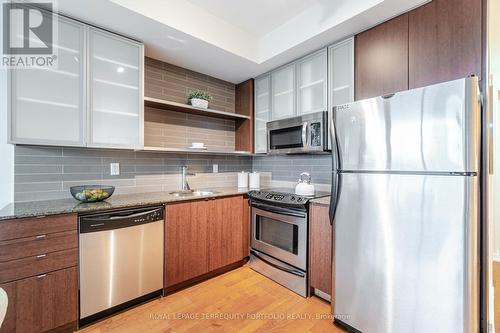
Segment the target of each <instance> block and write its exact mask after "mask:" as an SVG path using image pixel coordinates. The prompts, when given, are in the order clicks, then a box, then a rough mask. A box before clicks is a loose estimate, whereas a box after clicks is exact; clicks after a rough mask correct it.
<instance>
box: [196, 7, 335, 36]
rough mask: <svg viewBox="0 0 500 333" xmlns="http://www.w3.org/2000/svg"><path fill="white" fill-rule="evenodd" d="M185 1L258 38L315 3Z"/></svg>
mask: <svg viewBox="0 0 500 333" xmlns="http://www.w3.org/2000/svg"><path fill="white" fill-rule="evenodd" d="M187 1H189V2H190V3H192V4H193V5H196V6H198V7H201V8H203V9H204V10H206V11H207V12H208V13H210V14H212V15H215V16H218V17H220V18H221V19H223V20H225V21H226V22H228V23H230V24H232V25H234V26H236V27H239V28H240V29H242V30H245V31H247V32H249V33H251V34H254V35H258V36H263V35H265V34H267V33H269V32H271V31H272V30H274V29H275V28H277V27H279V26H280V25H282V24H284V23H286V22H287V21H288V20H290V19H291V18H293V17H294V16H296V15H297V14H299V13H300V12H301V11H303V10H305V9H307V8H308V7H309V6H311V5H312V4H314V2H315V0H251V1H248V0H208V1H207V0H187ZM331 1H334V0H331Z"/></svg>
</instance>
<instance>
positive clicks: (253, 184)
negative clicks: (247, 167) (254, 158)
mask: <svg viewBox="0 0 500 333" xmlns="http://www.w3.org/2000/svg"><path fill="white" fill-rule="evenodd" d="M248 176H249V180H248V182H249V187H250V188H251V189H259V188H260V173H258V172H255V171H254V172H252V173H250V174H249V175H248Z"/></svg>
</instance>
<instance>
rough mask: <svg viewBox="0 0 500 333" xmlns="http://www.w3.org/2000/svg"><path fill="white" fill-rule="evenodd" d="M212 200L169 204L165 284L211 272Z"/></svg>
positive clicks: (167, 285)
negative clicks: (210, 232) (209, 228)
mask: <svg viewBox="0 0 500 333" xmlns="http://www.w3.org/2000/svg"><path fill="white" fill-rule="evenodd" d="M209 207H210V201H205V200H201V201H190V202H183V203H177V204H173V205H168V206H167V208H166V219H165V221H166V222H165V282H164V285H165V287H170V286H173V285H175V284H178V283H180V282H183V281H186V280H189V279H191V278H194V277H196V276H199V275H202V274H205V273H207V272H208V237H207V232H208V228H207V226H208V210H209Z"/></svg>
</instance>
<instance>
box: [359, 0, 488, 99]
mask: <svg viewBox="0 0 500 333" xmlns="http://www.w3.org/2000/svg"><path fill="white" fill-rule="evenodd" d="M481 30H482V1H481V0H433V1H431V2H429V3H428V4H425V5H423V6H421V7H418V8H416V9H414V10H412V11H410V12H408V13H406V14H403V15H401V16H398V17H396V18H394V19H392V20H389V21H387V22H385V23H382V24H380V25H377V26H376V27H374V28H372V29H370V30H367V31H364V32H362V33H360V34H358V35H356V37H355V77H356V82H355V87H356V88H355V98H356V100H359V99H364V98H369V97H375V96H380V95H385V94H390V93H394V92H398V91H402V90H407V89H413V88H418V87H423V86H427V85H431V84H436V83H441V82H446V81H450V80H455V79H460V78H464V77H467V76H469V75H471V74H475V75H477V76H481V69H482V58H481V57H482V55H481V54H482V52H481V48H482V40H481V39H482V32H481Z"/></svg>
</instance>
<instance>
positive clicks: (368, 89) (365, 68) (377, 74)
mask: <svg viewBox="0 0 500 333" xmlns="http://www.w3.org/2000/svg"><path fill="white" fill-rule="evenodd" d="M355 77H356V80H355V87H356V88H355V98H356V100H360V99H364V98H370V97H375V96H380V95H386V94H390V93H394V92H397V91H402V90H407V89H408V14H404V15H401V16H398V17H396V18H394V19H392V20H389V21H387V22H385V23H382V24H380V25H378V26H376V27H374V28H372V29H370V30H367V31H364V32H362V33H360V34H358V35H357V36H356V38H355Z"/></svg>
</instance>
